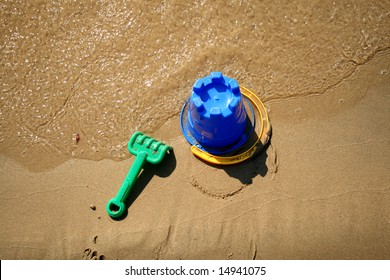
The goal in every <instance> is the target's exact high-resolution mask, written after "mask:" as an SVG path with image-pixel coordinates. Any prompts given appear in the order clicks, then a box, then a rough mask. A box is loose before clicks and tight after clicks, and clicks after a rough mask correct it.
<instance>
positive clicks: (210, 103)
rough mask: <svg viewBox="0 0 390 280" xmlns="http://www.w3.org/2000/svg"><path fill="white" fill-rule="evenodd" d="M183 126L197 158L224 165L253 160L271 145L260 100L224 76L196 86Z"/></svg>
mask: <svg viewBox="0 0 390 280" xmlns="http://www.w3.org/2000/svg"><path fill="white" fill-rule="evenodd" d="M180 126H181V130H182V132H183V134H184V136H185V138H186V139H187V141H188V142H189V143H190V144H191V151H192V153H193V154H194V155H196V156H197V157H199V158H201V159H203V160H205V161H207V162H209V163H213V164H220V165H229V164H235V163H239V162H242V161H244V160H246V159H248V158H250V157H252V156H253V155H254V154H255V153H256V151H257V150H258V148H259V147H261V146H264V145H265V144H266V143H267V142H268V139H269V135H270V131H271V126H270V123H269V119H268V114H267V110H266V108H265V107H264V105H263V103H262V102H261V101H260V99H259V98H258V97H257V96H256V95H255V94H254V93H253V92H251V91H250V90H248V89H247V88H245V87H242V86H239V85H238V83H237V81H236V80H235V79H231V78H229V77H227V76H223V75H222V73H220V72H212V73H211V75H210V76H206V77H204V78H202V79H199V80H197V81H196V82H195V84H194V86H193V88H192V93H191V96H190V98H189V99H188V100H187V101H186V102H185V104H184V106H183V109H182V111H181V115H180Z"/></svg>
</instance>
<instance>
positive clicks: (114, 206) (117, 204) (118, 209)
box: [106, 152, 148, 218]
mask: <svg viewBox="0 0 390 280" xmlns="http://www.w3.org/2000/svg"><path fill="white" fill-rule="evenodd" d="M147 157H148V154H147V153H146V152H140V153H138V155H137V156H136V157H135V160H134V162H133V164H132V165H131V167H130V170H129V172H128V173H127V176H126V178H125V180H124V181H123V183H122V186H121V187H120V188H119V190H118V193H117V194H116V196H115V197H114V198H112V199H110V200H109V201H108V203H107V206H106V210H107V213H108V215H110V216H111V217H113V218H118V217H120V216H122V215H123V213H124V212H125V211H126V204H125V202H126V200H127V197H128V196H129V194H130V191H131V189H132V188H133V186H134V183H135V181H136V180H137V177H138V175H139V173H140V172H141V169H142V167H143V166H144V164H145V162H146V158H147Z"/></svg>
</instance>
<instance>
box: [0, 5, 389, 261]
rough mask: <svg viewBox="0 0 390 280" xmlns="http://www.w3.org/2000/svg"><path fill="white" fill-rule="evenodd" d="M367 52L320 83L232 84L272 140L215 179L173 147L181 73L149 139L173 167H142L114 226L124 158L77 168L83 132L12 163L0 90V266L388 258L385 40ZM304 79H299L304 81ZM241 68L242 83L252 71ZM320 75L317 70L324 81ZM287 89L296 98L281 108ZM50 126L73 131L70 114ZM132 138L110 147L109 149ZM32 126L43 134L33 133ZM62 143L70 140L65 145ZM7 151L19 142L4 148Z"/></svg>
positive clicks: (178, 143) (178, 141)
mask: <svg viewBox="0 0 390 280" xmlns="http://www.w3.org/2000/svg"><path fill="white" fill-rule="evenodd" d="M359 5H363V4H359ZM387 6H388V5H387ZM290 8H291V7H290ZM290 8H286V9H287V10H289V9H290ZM363 8H364V7H363ZM363 8H362V7H360V10H363ZM387 8H389V7H387ZM341 11H342V10H341ZM387 11H388V10H387ZM344 12H345V11H344ZM388 17H389V13H388V12H387V14H385V16H384V18H385V19H386V20H388ZM345 18H346V17H345ZM379 27H382V29H383V26H382V25H379ZM379 29H380V28H379ZM382 29H380V30H382ZM275 32H278V30H276V31H275ZM343 32H345V33H346V34H347V33H348V31H343ZM379 33H380V32H379V31H378V33H375V32H374V33H371V34H374V35H375V34H379ZM382 33H383V32H382ZM382 33H380V34H382ZM329 34H332V33H331V32H330V33H329ZM329 34H328V35H327V36H328V38H329V40H332V39H331V36H330V35H329ZM380 34H379V35H378V36H379V37H378V38H382V37H380ZM384 34H388V31H387V33H386V32H385V33H384ZM313 36H314V35H313ZM324 36H325V35H324ZM335 36H336V35H335ZM325 37H326V36H325ZM373 37H375V36H373ZM313 38H314V37H313ZM298 41H299V39H296V42H298ZM374 43H377V44H379V43H380V44H381V47H380V48H379V47H378V48H374V49H372V50H371V52H370V54H369V55H367V56H364V55H362V56H361V57H360V58H361V61H357V62H358V63H356V61H355V62H354V63H352V64H353V67H351V68H350V69H349V68H348V69H344V70H345V71H344V72H343V75H338V74H337V73H336V74H334V76H326V75H325V76H326V77H329V80H325V81H324V80H323V79H322V77H320V76H318V77H314V78H308V79H309V81H308V82H307V81H303V80H302V79H301V80H299V79H298V80H297V81H295V82H294V81H293V82H291V80H290V82H291V83H287V82H285V83H283V81H279V82H280V83H278V81H277V80H274V81H272V83H271V84H269V83H266V84H263V83H262V82H261V80H257V78H250V77H249V76H242V77H236V78H237V79H238V81H239V82H240V83H241V84H242V85H244V86H248V87H249V88H251V89H253V90H254V91H255V92H257V93H258V94H259V96H260V97H261V98H262V99H263V101H265V105H266V106H267V108H268V109H269V114H270V118H271V124H272V137H271V139H270V143H269V145H268V146H267V147H266V149H265V150H264V152H263V153H262V154H260V155H258V156H257V157H255V158H253V159H251V160H249V161H247V162H245V163H243V164H240V165H235V166H230V167H224V168H219V167H215V166H210V165H207V164H205V163H203V162H201V161H200V160H198V159H197V158H195V157H194V156H193V155H192V154H191V151H190V147H189V145H188V143H187V142H186V140H185V139H184V137H183V136H182V135H181V132H180V127H179V110H180V107H181V106H182V104H183V103H182V101H184V100H185V98H186V97H188V95H189V90H190V87H191V83H193V79H192V78H194V77H196V75H195V73H194V72H193V70H191V68H190V67H189V65H186V66H185V67H184V70H183V71H184V72H185V69H187V70H188V72H189V73H190V74H188V77H190V78H188V80H189V81H187V80H186V81H185V82H184V85H183V88H182V89H178V92H180V98H179V99H180V102H177V104H175V106H174V107H172V108H171V111H169V110H168V114H167V115H164V117H162V118H161V119H160V122H161V124H162V125H161V124H160V125H161V126H160V125H159V126H160V127H159V128H158V129H156V127H154V128H153V127H152V128H150V127H149V129H150V130H153V131H149V130H148V133H150V134H151V135H152V136H154V137H155V138H157V139H159V140H162V141H164V142H166V143H168V144H170V145H171V146H172V147H173V148H174V154H173V155H170V156H168V157H167V158H166V159H164V162H163V164H161V165H160V166H151V165H147V166H146V167H145V169H144V171H143V172H142V174H141V175H140V177H139V178H138V180H137V185H136V186H135V188H134V190H133V192H132V193H131V195H130V199H129V203H128V204H129V208H128V214H127V216H126V217H125V218H124V219H122V220H120V221H115V220H112V219H111V218H110V217H109V216H108V215H107V213H106V212H105V205H106V203H107V201H108V199H110V198H111V197H113V196H114V195H115V193H116V191H117V189H118V188H119V186H120V185H121V183H122V180H123V179H124V177H125V175H126V174H127V171H128V169H129V167H130V166H131V164H132V162H133V160H134V158H133V157H130V156H129V155H126V156H124V157H122V158H116V160H115V161H114V160H112V157H110V156H107V155H104V153H105V152H106V150H104V149H103V152H102V153H101V154H99V151H97V153H98V154H99V156H97V157H98V158H104V159H102V160H100V161H96V160H91V159H96V158H94V157H93V156H92V157H91V159H88V156H81V154H80V150H79V149H80V148H78V145H84V144H83V141H85V140H84V139H85V138H83V137H84V136H85V135H86V136H89V137H90V138H88V139H92V138H93V137H94V139H99V137H98V134H95V135H94V134H93V132H90V133H89V132H88V131H86V132H85V135H84V134H83V135H81V137H80V144H79V143H73V146H72V147H73V148H72V149H71V150H63V149H59V151H55V152H53V151H52V150H51V149H48V150H42V143H41V142H40V141H36V142H28V143H29V145H28V149H27V151H25V152H24V153H23V155H22V154H21V151H22V150H23V149H21V148H20V147H22V146H23V145H22V144H23V143H24V142H23V141H24V140H23V139H22V140H15V139H16V134H15V135H14V134H12V132H16V131H17V128H12V127H11V125H12V123H6V122H5V119H6V118H5V117H4V114H5V113H4V112H8V113H9V114H12V110H11V109H9V108H10V107H9V106H10V105H9V104H12V102H11V101H12V100H11V99H7V98H9V96H10V95H9V94H8V95H7V93H10V92H12V88H9V86H8V85H7V86H4V84H3V93H5V94H6V95H5V98H6V99H5V100H6V101H7V102H6V101H4V99H2V123H1V124H2V131H3V132H2V137H4V135H6V136H7V137H8V138H7V137H6V138H5V140H2V141H1V142H0V144H1V145H2V146H1V153H2V156H0V164H1V167H0V184H1V188H0V212H1V224H2V226H1V228H0V259H94V258H97V259H99V258H100V259H103V258H104V259H389V258H390V174H389V166H390V143H389V141H390V126H389V120H390V63H389V62H390V50H389V48H388V47H389V46H390V44H389V41H388V38H387V39H385V41H383V42H382V41H381V42H379V43H378V42H377V41H375V42H374ZM318 47H320V46H318ZM353 50H360V49H359V48H358V47H356V48H355V49H353ZM203 51H205V50H203ZM344 55H345V54H344ZM339 56H340V54H339ZM318 57H320V54H318ZM340 57H341V56H340ZM355 58H356V57H355ZM355 58H351V57H350V58H348V59H347V60H348V61H351V60H354V59H355ZM363 58H364V59H363ZM2 59H3V60H2V61H3V62H4V61H5V60H6V59H7V58H6V56H5V54H4V55H3V56H2ZM219 59H222V60H219V61H218V63H217V64H223V58H219ZM318 60H319V61H322V58H318ZM207 61H208V60H207ZM207 63H210V65H211V66H212V65H213V63H212V62H207ZM332 63H333V62H332ZM270 64H271V66H272V65H273V64H272V62H270ZM276 64H277V63H276ZM293 64H294V60H292V61H286V66H285V67H286V69H288V67H291V68H292V69H295V68H296V67H295V68H294V65H293ZM274 66H275V64H274ZM314 66H315V65H313V64H310V63H309V64H308V65H301V66H299V67H301V69H306V70H308V71H309V72H310V69H311V67H313V68H315V67H314ZM317 66H318V65H317ZM229 67H232V68H234V65H232V64H231V65H230V66H229ZM275 67H276V66H275ZM299 67H298V68H299ZM326 67H328V68H331V64H329V65H328V66H326ZM326 67H325V68H326ZM244 68H245V69H246V70H245V71H247V72H246V73H248V72H250V70H251V66H250V65H249V64H248V65H247V66H245V67H244ZM271 68H272V67H271ZM317 68H318V67H317ZM317 68H316V70H313V71H314V72H316V71H317V72H318V73H319V72H321V67H320V69H317ZM328 68H326V69H328ZM5 69H6V65H5V64H2V71H3V72H4V71H5ZM237 69H238V67H237ZM194 71H195V70H194ZM253 71H254V70H253ZM280 71H281V73H283V71H282V70H280ZM335 71H336V70H335ZM227 72H229V71H227ZM336 72H337V71H336ZM180 73H183V72H180ZM180 73H178V75H179V76H180V75H184V74H180ZM241 73H243V72H241ZM305 73H306V72H305ZM191 75H192V76H193V77H192V76H191ZM231 76H234V75H231ZM337 77H338V79H337ZM8 78H9V77H8ZM333 78H334V79H333ZM3 79H4V81H5V80H6V79H7V77H6V76H3ZM165 79H167V80H169V77H165ZM310 79H312V80H310ZM8 81H9V80H8ZM257 82H258V83H257ZM4 83H5V82H4ZM25 83H27V84H29V83H30V82H29V81H28V80H26V81H25ZM273 84H277V85H275V86H274V87H273V86H272V85H273ZM287 84H291V85H294V86H295V89H294V88H291V92H292V93H294V94H291V96H290V95H289V94H288V93H286V92H288V90H287V88H288V86H287ZM264 85H265V86H264ZM284 86H285V87H284ZM306 86H307V87H308V89H307V91H305V90H304V88H305V87H306ZM186 87H187V88H186ZM297 87H298V89H297ZM299 87H300V88H299ZM261 88H263V90H261ZM318 88H319V89H318ZM291 92H290V93H291ZM295 93H297V94H295ZM20 94H23V91H22V92H20ZM75 94H76V95H77V94H78V93H77V92H76V93H75ZM181 95H182V96H181ZM67 100H68V99H67ZM159 100H160V99H158V100H157V101H158V102H157V103H156V106H157V107H158V106H160V103H159V102H160V101H159ZM10 102H11V103H10ZM53 102H54V103H53V104H56V103H55V102H56V101H53ZM59 102H60V103H61V102H62V101H61V100H60V101H59ZM15 104H19V105H20V103H18V101H16V103H15ZM69 104H71V102H70V103H69ZM149 105H150V104H147V106H149ZM69 106H71V105H69ZM99 106H100V105H97V107H99ZM137 106H138V105H137ZM144 106H146V105H145V104H144ZM7 108H8V109H9V110H8V111H6V109H7ZM18 108H19V107H17V108H16V109H15V110H16V111H17V110H20V108H19V109H18ZM102 108H103V107H102ZM137 108H138V107H137ZM145 108H146V107H145ZM145 108H143V109H145ZM74 109H77V108H74ZM141 109H142V108H141ZM137 110H138V109H137ZM145 110H146V109H145ZM156 110H158V108H157V109H152V111H150V112H149V113H150V114H152V113H153V112H155V111H156ZM65 112H66V110H65ZM31 114H32V113H31ZM10 116H11V115H9V118H11V117H10ZM46 117H47V118H49V119H50V117H52V115H50V114H48V116H46ZM57 117H58V118H57V119H56V118H55V117H54V119H55V120H56V121H59V122H60V123H61V122H65V121H69V119H67V114H66V113H65V114H62V113H60V115H59V116H57ZM20 118H21V119H23V118H22V117H20ZM43 118H45V116H43ZM116 121H117V122H120V121H123V122H126V121H127V119H120V118H118V119H117V120H116ZM10 122H11V121H10ZM69 124H70V126H71V125H72V124H73V123H72V122H69ZM139 124H141V126H142V124H143V123H142V121H140V122H139V123H138V125H139ZM48 125H49V124H48ZM133 125H135V123H134V124H133V123H131V124H130V125H129V126H126V127H125V129H127V131H126V132H123V133H122V132H121V133H122V134H124V135H115V136H113V137H114V138H115V139H116V140H117V141H118V143H121V141H123V140H124V139H126V137H127V135H125V134H126V133H127V134H128V135H129V134H131V133H132V129H133V128H135V127H133ZM145 125H146V126H148V125H149V124H145ZM34 127H36V130H35V131H36V132H42V131H40V130H39V129H40V128H39V127H41V126H39V124H38V125H37V126H34V123H32V129H33V130H34ZM76 128H77V126H76ZM64 129H65V131H68V132H69V131H77V130H72V129H70V128H69V127H68V128H64ZM91 131H93V130H92V129H91ZM88 133H89V134H88ZM91 135H92V136H91ZM68 136H69V137H68V138H67V139H68V140H66V141H72V133H70V134H69V135H68ZM105 136H107V134H106V135H105ZM14 138H15V139H14ZM45 139H49V140H48V141H49V143H48V144H47V145H48V146H50V147H62V146H61V145H60V146H58V145H57V144H56V143H57V142H56V141H57V140H56V139H57V138H55V137H54V138H50V137H48V138H45ZM51 140H52V142H50V141H51ZM12 141H21V142H18V143H16V142H15V144H14V145H13V146H12ZM26 141H27V140H26ZM96 141H98V140H96ZM114 142H115V141H114ZM25 143H27V142H25ZM70 143H71V144H72V142H70ZM56 145H57V146H56ZM113 145H114V146H115V143H114V144H113ZM64 146H65V145H64ZM10 147H13V149H12V148H10ZM34 147H37V148H36V149H35V148H34ZM50 147H49V148H50ZM82 147H83V148H84V149H87V147H89V148H90V146H89V144H88V145H87V144H85V146H82ZM72 151H73V152H75V151H76V152H75V153H74V154H73V155H74V156H73V158H70V157H71V152H72ZM88 151H89V150H88ZM57 152H58V155H60V157H61V158H60V159H59V160H58V161H56V160H57V158H55V156H56V155H57V154H56V153H57ZM86 153H87V154H90V153H92V152H86ZM32 155H33V156H32ZM61 155H62V156H61ZM111 155H112V154H111ZM82 157H86V159H82Z"/></svg>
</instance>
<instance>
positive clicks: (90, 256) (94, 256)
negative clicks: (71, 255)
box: [83, 248, 105, 260]
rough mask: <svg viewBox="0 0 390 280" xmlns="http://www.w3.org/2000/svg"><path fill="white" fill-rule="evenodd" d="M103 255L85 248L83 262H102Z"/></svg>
mask: <svg viewBox="0 0 390 280" xmlns="http://www.w3.org/2000/svg"><path fill="white" fill-rule="evenodd" d="M104 259H105V257H104V255H99V254H98V252H97V251H92V249H90V248H87V249H85V250H84V253H83V260H104Z"/></svg>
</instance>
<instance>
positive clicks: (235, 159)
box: [191, 86, 271, 165]
mask: <svg viewBox="0 0 390 280" xmlns="http://www.w3.org/2000/svg"><path fill="white" fill-rule="evenodd" d="M240 90H241V93H242V94H243V95H244V96H245V97H246V98H248V99H249V101H251V102H252V105H253V106H254V108H255V109H256V110H257V112H258V114H259V116H260V117H259V119H258V120H257V119H256V121H260V125H259V126H258V131H256V128H255V131H254V132H253V133H255V132H256V133H257V135H258V138H257V140H256V141H255V143H254V144H253V145H252V146H250V147H249V148H248V149H246V150H245V151H244V152H241V153H239V154H237V155H232V156H216V155H212V154H209V153H207V152H205V151H202V150H201V149H199V148H198V147H196V146H191V151H192V153H193V154H194V155H195V156H197V157H199V158H200V159H202V160H204V161H206V162H209V163H212V164H217V165H231V164H236V163H240V162H243V161H245V160H247V159H249V158H251V157H252V156H253V155H254V154H255V153H256V152H257V150H258V147H259V146H260V145H262V147H264V146H265V145H266V144H267V142H268V140H269V136H270V132H271V124H270V122H269V118H268V112H267V109H266V108H265V106H264V104H263V103H262V102H261V100H260V99H259V98H258V97H257V96H256V95H255V94H254V93H253V92H251V91H250V90H249V89H247V88H245V87H243V86H240ZM256 126H257V125H256Z"/></svg>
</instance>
